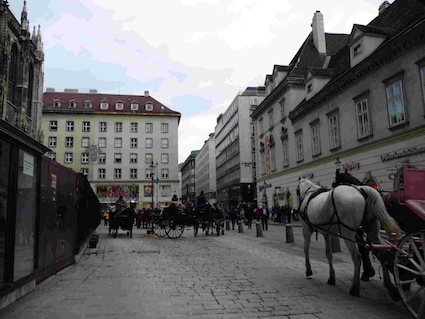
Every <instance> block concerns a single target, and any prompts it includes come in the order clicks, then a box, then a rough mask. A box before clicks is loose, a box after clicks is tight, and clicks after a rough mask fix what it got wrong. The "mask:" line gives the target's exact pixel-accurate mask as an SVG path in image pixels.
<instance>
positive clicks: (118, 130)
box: [114, 122, 122, 133]
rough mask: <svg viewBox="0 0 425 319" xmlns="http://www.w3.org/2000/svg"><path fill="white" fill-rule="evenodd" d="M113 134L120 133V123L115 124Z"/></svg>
mask: <svg viewBox="0 0 425 319" xmlns="http://www.w3.org/2000/svg"><path fill="white" fill-rule="evenodd" d="M114 127H115V133H121V132H122V122H115V124H114Z"/></svg>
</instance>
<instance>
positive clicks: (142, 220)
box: [140, 208, 148, 229]
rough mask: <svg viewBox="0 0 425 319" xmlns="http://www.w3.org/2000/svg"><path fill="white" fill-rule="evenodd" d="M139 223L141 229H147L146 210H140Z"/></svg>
mask: <svg viewBox="0 0 425 319" xmlns="http://www.w3.org/2000/svg"><path fill="white" fill-rule="evenodd" d="M140 221H141V222H142V228H144V229H146V228H148V213H147V212H146V208H143V210H142V214H141V216H140Z"/></svg>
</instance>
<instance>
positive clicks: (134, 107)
mask: <svg viewBox="0 0 425 319" xmlns="http://www.w3.org/2000/svg"><path fill="white" fill-rule="evenodd" d="M130 109H131V110H132V111H137V110H138V109H139V104H137V103H131V104H130Z"/></svg>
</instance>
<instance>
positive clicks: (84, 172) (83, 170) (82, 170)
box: [80, 167, 89, 176]
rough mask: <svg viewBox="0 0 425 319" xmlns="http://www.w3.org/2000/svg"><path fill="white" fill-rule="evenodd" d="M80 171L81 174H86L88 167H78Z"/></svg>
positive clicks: (87, 173)
mask: <svg viewBox="0 0 425 319" xmlns="http://www.w3.org/2000/svg"><path fill="white" fill-rule="evenodd" d="M80 173H81V174H83V175H84V176H88V175H89V169H88V168H83V167H82V168H80Z"/></svg>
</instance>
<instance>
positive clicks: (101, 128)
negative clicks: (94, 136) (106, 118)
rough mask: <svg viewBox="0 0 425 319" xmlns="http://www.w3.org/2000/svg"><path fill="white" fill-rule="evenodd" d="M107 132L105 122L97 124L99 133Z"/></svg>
mask: <svg viewBox="0 0 425 319" xmlns="http://www.w3.org/2000/svg"><path fill="white" fill-rule="evenodd" d="M107 130H108V123H107V122H99V132H106V131H107Z"/></svg>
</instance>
